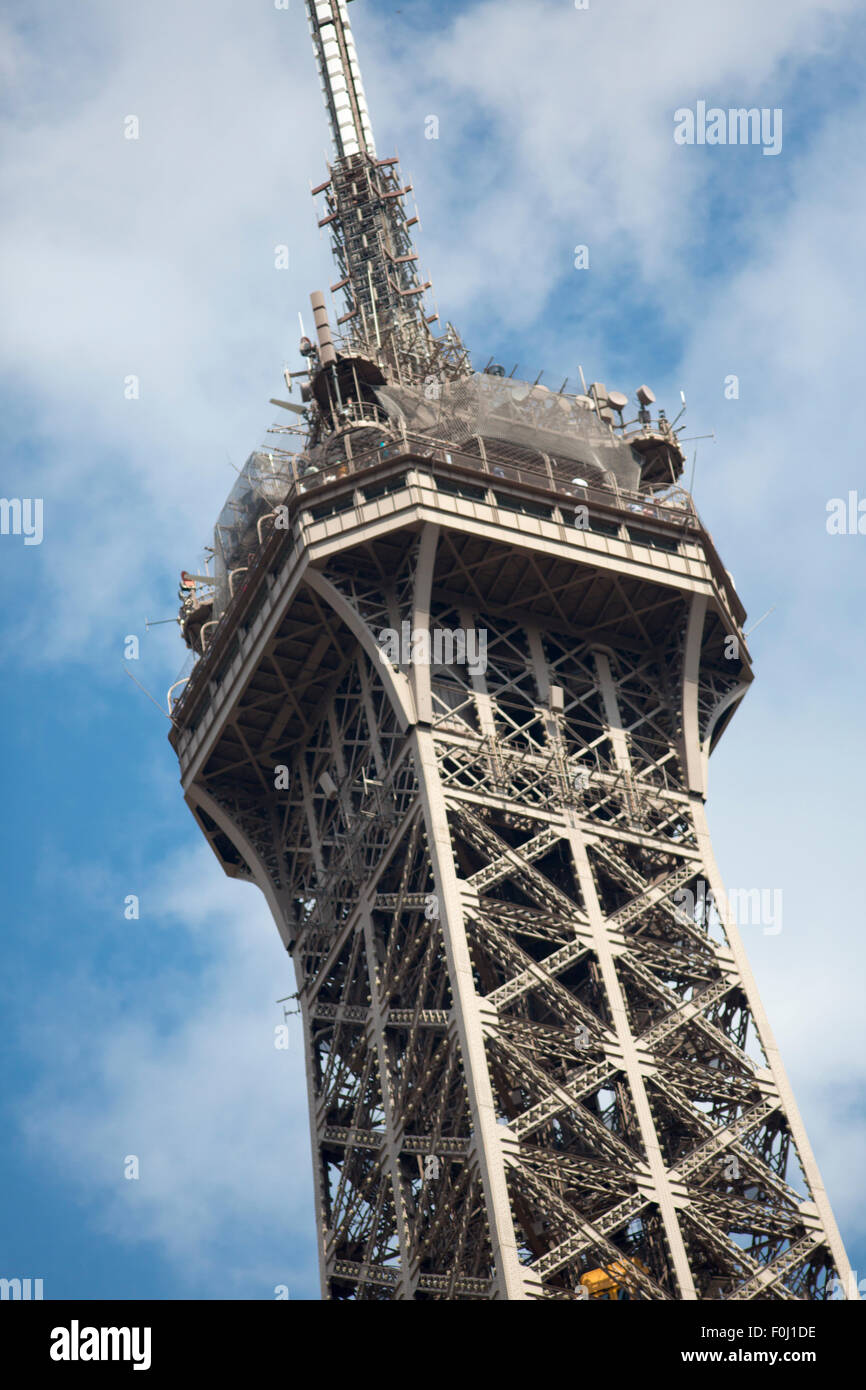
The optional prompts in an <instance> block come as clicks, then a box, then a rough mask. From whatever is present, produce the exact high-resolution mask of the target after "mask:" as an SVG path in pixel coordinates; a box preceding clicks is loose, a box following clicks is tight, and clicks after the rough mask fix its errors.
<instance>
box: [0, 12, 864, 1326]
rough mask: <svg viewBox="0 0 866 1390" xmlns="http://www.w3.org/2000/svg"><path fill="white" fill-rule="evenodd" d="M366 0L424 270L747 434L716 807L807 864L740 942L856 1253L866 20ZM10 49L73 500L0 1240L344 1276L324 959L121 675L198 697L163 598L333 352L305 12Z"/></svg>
mask: <svg viewBox="0 0 866 1390" xmlns="http://www.w3.org/2000/svg"><path fill="white" fill-rule="evenodd" d="M351 15H352V21H353V24H354V27H355V32H356V38H357V42H358V49H359V54H360V58H361V63H362V67H363V72H364V77H365V83H366V87H367V95H368V99H369V104H370V109H371V114H372V119H373V128H374V131H375V133H376V138H377V144H378V147H379V152H380V154H387V153H391V152H392V151H393V150H395V149H396V150H398V151H399V153H400V156H401V159H402V163H403V169H404V173H406V174H407V175H408V176H410V177H411V179H412V181H413V182H414V185H415V189H416V196H417V198H418V202H419V206H420V211H421V214H422V231H421V232H420V234H419V236H418V247H419V250H420V252H421V258H422V266H423V268H424V269H425V270H426V271H427V272H429V273H430V275H431V277H432V279H433V281H434V285H435V291H436V301H437V305H438V307H439V309H440V311H441V313H442V315H443V318H450V319H452V320H453V321H454V322H455V323H456V324H457V326H458V327H459V329H460V331H461V332H462V334H463V336H464V337H465V339H466V341H467V343H468V344H469V346H470V348H471V349H472V351H473V354H474V357H475V360H476V363H478V364H479V365H483V364H484V363H485V362H486V361H487V359H488V358H489V357H490V356H493V357H494V358H495V359H496V360H498V361H501V362H503V363H504V364H505V366H506V370H510V369H511V367H512V365H513V364H514V363H515V362H517V363H519V364H520V372H521V374H525V375H528V376H531V377H532V378H534V377H535V376H536V375H537V374H538V372H539V371H541V370H542V369H544V371H545V377H544V380H545V381H547V382H548V383H549V384H552V385H554V386H556V387H558V386H559V384H560V383H561V381H562V379H563V377H565V376H566V375H568V376H569V377H570V378H571V381H572V383H573V382H574V381H575V379H576V377H577V368H578V364H581V365H582V366H583V369H584V372H585V374H586V377H587V380H592V379H600V380H603V381H605V382H606V383H607V385H608V386H609V387H611V388H616V389H619V390H625V391H627V392H629V393H631V392H633V390H634V389H635V387H636V386H637V385H639V384H640V383H641V382H642V381H647V382H649V384H650V385H651V386H652V387H653V389H654V390H655V391H656V394H657V396H658V399H659V402H660V404H662V405H666V406H667V408H668V412H669V414H675V413H676V411H677V410H678V408H679V391H680V390H681V389H682V390H684V391H685V393H686V397H687V400H688V415H687V417H686V418H687V420H688V422H689V428H688V430H687V434H688V435H695V436H697V435H706V434H708V433H710V432H711V431H714V432H715V440H714V441H713V440H704V441H701V442H699V443H698V444H697V445H696V446H695V445H691V446H690V448H694V447H697V449H698V455H697V464H696V481H695V496H696V500H697V502H698V505H699V507H700V509H701V512H702V515H703V518H704V520H705V523H706V524H707V525H708V527H709V529H710V530H711V532H712V534H713V536H714V538H715V541H716V543H717V545H718V547H719V549H720V551H721V553H722V557H723V559H724V562H725V564H726V565H727V566H728V567H729V568H730V570H731V572H732V573H733V575H734V576H735V580H736V583H737V587H738V590H739V593H740V595H741V597H742V598H743V601H744V603H745V604H746V607H747V608H748V610H749V614H750V619H749V621H750V623H752V622H755V621H756V620H757V619H758V618H759V617H760V616H761V615H762V614H763V613H765V612H766V610H767V609H770V608H773V607H774V612H773V613H772V615H771V616H770V617H769V618H767V620H766V622H764V623H763V624H762V625H761V627H760V628H759V629H758V630H757V631H756V633H755V635H754V638H753V640H752V649H753V654H754V657H755V663H756V669H757V676H758V679H757V680H756V683H755V686H754V687H753V689H752V690H751V692H750V694H749V696H748V698H747V700H746V702H745V704H744V706H743V707H742V709H741V710H740V712H739V713H738V715H737V717H736V719H735V720H734V722H733V725H732V727H731V728H730V730H729V731H728V733H727V734H726V735H725V737H724V739H723V740H722V743H721V745H720V747H719V749H718V751H717V753H716V754H715V756H714V758H713V763H712V766H711V786H710V801H709V810H710V825H711V828H712V830H713V834H714V841H715V846H716V852H717V857H718V859H719V862H720V866H721V869H722V873H723V876H724V877H725V880H726V882H727V884H728V885H729V887H732V886H735V887H763V888H771V889H775V888H781V890H782V892H783V895H784V896H783V902H784V925H783V930H782V932H781V933H780V934H778V935H772V936H771V935H763V934H762V933H761V931H760V928H752V929H749V928H746V929H745V932H746V941H747V946H748V948H749V950H750V954H751V959H752V962H753V965H754V969H755V973H756V975H757V979H758V984H759V987H760V990H761V993H762V996H763V999H764V1002H765V1004H766V1006H767V1008H768V1011H769V1014H770V1018H771V1022H772V1024H773V1027H774V1030H775V1032H776V1035H777V1038H778V1040H779V1042H780V1045H781V1048H782V1052H783V1056H784V1057H785V1060H786V1065H787V1067H788V1070H789V1074H790V1076H791V1079H792V1082H793V1085H794V1088H795V1092H796V1094H797V1096H798V1100H799V1104H800V1107H801V1110H802V1112H803V1116H804V1119H805V1122H806V1126H807V1129H808V1131H809V1135H810V1138H811V1141H812V1144H813V1147H814V1149H815V1151H816V1155H817V1158H818V1162H819V1164H820V1166H821V1168H822V1171H823V1175H824V1178H825V1182H826V1185H827V1188H828V1191H829V1194H830V1197H831V1200H832V1202H833V1204H834V1208H835V1211H836V1215H837V1219H838V1221H839V1224H840V1226H841V1228H842V1233H843V1236H844V1238H845V1240H846V1243H847V1245H848V1249H849V1255H850V1257H851V1262H852V1265H853V1266H854V1267H855V1268H857V1269H859V1271H860V1276H861V1277H864V1276H866V1215H864V1203H863V1196H862V1177H861V1174H862V1173H863V1171H864V1168H866V1164H864V1133H866V1094H864V1073H866V1063H864V1057H866V1048H864V1026H863V1015H864V1008H863V984H862V981H863V976H864V946H863V939H864V932H863V925H864V923H863V918H864V912H863V901H862V891H861V880H860V870H861V860H862V852H863V851H862V846H863V838H864V837H863V807H862V795H861V788H862V786H863V778H864V766H863V764H864V757H863V734H862V705H863V700H862V690H863V685H864V664H866V663H864V642H863V608H864V604H863V592H864V556H866V536H859V535H847V536H831V535H828V534H827V531H826V525H825V520H826V507H827V503H828V501H829V500H830V499H831V498H834V497H846V496H847V494H848V492H849V491H851V490H858V489H859V495H862V496H864V497H866V469H864V466H863V460H862V445H861V441H860V438H859V427H858V426H857V424H856V420H857V418H858V405H859V401H860V395H861V393H862V379H863V346H862V325H863V322H864V318H866V283H864V280H866V276H864V269H863V260H862V249H861V248H862V244H863V232H864V203H866V192H864V189H866V180H864V177H863V175H864V167H863V166H864V163H866V153H864V151H866V141H864V138H863V137H864V96H863V92H864V90H866V84H864V81H863V77H864V73H863V64H864V60H863V58H862V56H860V55H862V54H863V53H864V52H866V46H864V42H863V40H864V37H866V35H864V29H866V18H864V15H863V12H862V9H860V10H858V7H857V6H856V4H854V3H849V0H829V2H828V0H824V3H820V4H818V3H814V0H784V2H783V0H763V2H762V4H761V6H760V7H759V8H757V7H755V6H754V5H753V4H752V3H749V2H747V0H727V3H725V4H724V5H717V4H707V5H701V6H695V5H694V4H693V3H687V0H669V2H668V3H667V4H665V5H664V6H653V7H650V8H649V9H648V8H647V6H646V5H644V4H641V3H638V0H610V2H609V3H602V0H590V8H589V9H588V10H586V11H577V10H576V9H575V8H574V6H573V4H571V3H568V2H567V0H532V3H523V2H520V3H518V0H487V2H486V3H468V0H467V3H455V2H453V0H452V2H450V3H437V4H435V5H433V4H427V3H418V0H413V3H412V4H411V6H410V5H409V4H408V3H404V4H403V6H402V8H401V7H399V6H394V5H390V4H388V5H385V4H378V3H376V0H356V3H354V4H353V5H352V8H351ZM0 78H2V83H0V86H2V89H3V90H4V92H5V96H4V97H3V99H2V105H0V132H2V133H0V140H2V164H0V181H2V184H0V186H2V201H0V206H2V207H3V209H4V211H3V214H2V222H0V282H2V301H3V304H4V314H3V320H4V326H3V330H2V333H0V405H2V419H3V425H4V429H3V444H4V447H3V483H2V492H3V495H4V496H8V497H14V496H18V497H42V498H43V499H44V538H43V542H42V544H41V545H39V546H29V547H25V546H24V544H23V538H22V537H20V536H18V537H16V536H2V537H0V571H2V581H3V586H4V593H5V594H7V595H11V601H10V600H9V599H7V602H6V604H5V605H4V607H3V614H2V619H0V621H2V626H3V651H4V657H5V659H4V670H5V673H6V679H5V681H4V682H3V687H2V694H0V700H2V718H0V729H2V767H3V771H4V774H5V787H6V795H5V797H4V803H5V810H6V830H5V834H4V837H3V849H4V854H5V856H6V860H7V862H6V864H5V865H4V872H3V875H2V881H3V896H4V909H5V910H4V913H3V921H4V932H3V949H4V953H5V957H6V959H5V961H4V969H3V970H2V974H0V1000H2V1006H3V1019H4V1026H3V1030H2V1049H3V1053H4V1059H3V1060H4V1066H3V1076H4V1082H5V1085H4V1087H3V1094H2V1126H0V1191H2V1192H3V1203H2V1205H3V1212H2V1224H0V1250H2V1265H3V1268H2V1270H0V1273H2V1274H4V1275H5V1276H7V1277H13V1276H15V1275H18V1276H20V1277H28V1276H29V1277H33V1278H37V1277H40V1278H43V1279H44V1281H45V1293H46V1296H47V1297H51V1298H62V1297H86V1298H96V1297H122V1298H137V1297H155V1298H184V1297H208V1298H268V1297H272V1296H273V1289H274V1286H275V1285H276V1284H283V1283H284V1284H287V1285H288V1286H289V1289H290V1291H291V1296H292V1298H305V1297H315V1296H317V1290H318V1278H317V1272H316V1268H315V1250H314V1242H313V1239H312V1232H313V1214H312V1195H311V1180H310V1157H309V1143H308V1138H307V1118H306V1098H305V1094H304V1080H303V1059H302V1055H301V1050H300V1039H299V1036H298V1033H297V1030H294V1031H293V1034H292V1046H291V1047H290V1049H289V1051H288V1052H287V1053H283V1052H277V1051H276V1050H275V1048H274V1046H273V1037H274V1028H275V1026H276V1025H277V1024H279V1023H280V1022H281V1021H282V1010H281V1007H280V1006H278V1005H277V1003H276V1001H277V1000H278V999H279V998H281V997H282V996H284V995H287V994H289V993H290V992H291V991H292V990H293V989H294V987H295V986H294V980H293V975H292V972H291V967H290V964H289V962H288V960H287V957H286V955H285V952H284V951H283V949H282V947H281V946H280V944H279V941H278V938H277V934H276V931H275V930H274V928H273V926H272V924H271V923H270V920H269V918H268V915H267V912H266V910H265V908H264V905H263V903H262V902H260V901H259V899H258V897H257V896H256V894H255V892H254V890H253V889H251V888H249V887H247V886H246V885H243V884H236V883H231V882H229V881H228V880H226V879H224V878H223V877H222V875H221V872H220V870H219V869H218V866H217V864H216V861H215V860H213V859H212V857H211V856H210V852H209V851H208V850H207V849H206V847H204V846H203V845H202V844H200V843H199V837H198V834H197V832H196V830H195V826H194V824H193V821H192V818H191V817H190V815H189V813H188V811H187V810H186V807H185V806H184V804H183V800H182V797H181V795H180V791H179V787H178V784H177V771H176V765H175V763H174V760H173V755H172V752H171V749H170V747H169V745H168V743H167V741H166V735H167V730H168V722H167V720H166V718H165V717H164V716H163V715H161V714H160V712H159V711H158V710H157V709H156V708H155V707H154V705H153V704H152V703H151V702H150V701H149V700H148V699H147V697H146V696H145V695H144V694H143V693H142V692H141V691H140V690H138V689H137V688H136V687H135V685H133V683H132V682H131V681H130V680H129V679H128V678H127V676H126V674H125V673H124V669H123V667H124V660H123V650H124V639H125V638H126V637H127V636H128V635H136V636H138V638H139V640H140V659H139V660H138V661H135V662H129V663H127V665H128V667H129V669H130V671H131V672H132V673H133V674H134V675H135V676H136V678H137V679H138V680H139V681H140V682H141V683H142V684H143V685H144V686H145V687H146V688H147V690H148V691H150V692H151V693H152V694H153V695H154V697H155V698H156V700H157V701H158V702H159V703H160V704H161V703H163V701H164V695H165V691H166V689H167V688H168V686H169V685H170V684H171V682H172V681H173V680H174V679H176V677H177V675H178V674H179V673H180V671H181V669H182V668H183V666H184V658H185V649H184V648H183V647H182V645H181V643H180V640H179V637H178V634H177V630H176V628H175V627H173V626H172V625H166V626H163V627H156V628H151V629H150V630H149V631H146V630H145V618H150V619H157V618H168V617H171V616H172V615H173V613H174V611H175V609H176V598H175V594H176V588H177V576H178V571H179V570H180V569H181V568H194V567H196V566H197V565H198V563H199V561H200V555H201V548H202V546H203V545H204V544H206V543H207V542H208V539H209V533H210V530H211V528H212V526H213V522H214V519H215V517H216V514H217V512H218V510H219V508H220V506H221V505H222V502H223V500H224V497H225V495H226V494H227V492H228V491H229V489H230V487H231V485H232V482H233V479H234V477H235V474H234V472H233V465H234V466H240V465H241V464H242V463H243V460H244V458H245V457H246V456H247V454H248V453H249V452H250V451H251V450H252V449H253V448H254V447H256V446H257V445H258V444H259V443H260V442H262V440H263V438H265V437H266V436H265V431H266V429H267V427H268V425H269V424H270V423H271V422H272V416H273V411H272V408H271V407H270V406H269V405H268V398H269V397H270V396H272V395H274V394H277V391H278V388H279V385H280V379H281V371H282V368H283V366H284V365H288V366H290V367H292V368H296V367H297V366H298V365H299V359H298V358H297V339H298V336H299V335H298V328H297V311H298V310H299V309H300V310H302V311H304V312H305V315H306V317H307V318H309V315H308V312H307V310H308V305H309V292H310V291H311V290H313V289H316V288H320V287H322V288H327V285H328V284H330V283H331V281H332V280H333V279H334V278H335V277H334V275H333V274H332V273H331V266H330V259H329V254H328V247H327V243H326V241H325V240H323V239H322V238H321V237H320V235H319V233H318V230H317V228H316V222H315V209H314V206H313V201H312V199H311V198H310V196H309V187H310V185H311V184H314V183H317V182H320V181H321V179H322V178H323V177H324V175H323V173H322V170H323V168H324V161H325V158H326V156H327V153H328V131H327V124H326V118H325V112H324V109H323V107H322V105H321V98H320V96H319V92H318V85H317V78H316V73H315V67H314V63H313V58H312V53H311V50H310V46H309V37H308V34H307V29H306V22H305V18H304V14H303V6H302V5H301V3H300V0H291V4H290V8H289V9H288V10H287V11H278V10H276V9H275V7H274V6H273V5H272V4H268V3H265V0H258V3H253V0H247V3H244V4H239V3H237V0H210V3H208V4H207V5H204V4H203V3H202V0H181V3H177V2H176V0H175V3H172V4H169V3H167V2H166V0H151V3H150V4H149V5H147V6H139V5H135V4H132V3H130V0H122V2H121V3H117V0H115V2H114V3H109V2H108V0H81V3H79V4H78V5H76V6H75V7H74V9H73V8H72V7H58V6H56V5H49V4H47V3H44V0H36V3H28V4H23V3H17V0H11V3H9V0H7V5H6V7H5V13H4V16H3V18H2V20H0ZM698 100H705V101H706V102H707V104H708V105H710V106H713V105H716V106H721V107H725V108H727V107H728V106H752V105H755V106H759V107H769V108H777V107H778V108H781V109H782V111H783V117H784V121H783V132H784V136H783V148H782V152H781V154H780V155H778V156H777V157H765V156H763V155H762V153H761V150H760V149H759V148H755V147H738V146H737V147H712V146H703V147H699V146H694V147H681V146H677V145H676V144H675V143H674V140H673V128H674V120H673V113H674V111H675V110H677V109H678V108H680V107H687V106H692V107H693V106H694V105H695V103H696V102H697V101H698ZM130 114H135V115H137V116H138V117H139V120H140V138H139V139H138V140H137V141H129V140H125V139H124V138H123V123H124V119H125V117H127V116H128V115H130ZM431 114H434V115H436V116H437V117H438V118H439V139H438V140H427V139H425V134H424V132H425V119H426V117H427V116H429V115H431ZM283 243H285V244H287V245H288V246H289V248H290V265H289V269H288V270H285V271H277V270H276V269H275V268H274V251H273V248H274V246H275V245H277V244H283ZM579 244H581V245H587V246H588V247H589V253H590V265H589V269H588V270H585V271H577V270H575V269H574V265H573V261H574V247H575V246H576V245H579ZM130 374H134V375H136V376H138V378H139V381H140V398H139V399H138V400H134V401H130V400H126V399H125V398H124V389H123V386H124V379H125V378H126V377H127V376H129V375H130ZM730 374H735V375H737V377H738V378H739V398H738V399H736V400H728V399H726V398H725V394H724V382H725V378H726V377H728V376H729V375H730ZM747 626H748V624H747ZM129 894H136V895H138V896H139V898H140V903H141V910H140V917H139V919H138V920H133V921H128V920H126V919H125V918H124V900H125V898H126V897H127V895H129ZM129 1154H135V1155H137V1156H138V1158H139V1163H140V1178H139V1179H138V1181H127V1180H125V1179H124V1176H123V1173H124V1159H125V1157H126V1156H127V1155H129Z"/></svg>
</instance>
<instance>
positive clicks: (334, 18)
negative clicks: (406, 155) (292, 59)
mask: <svg viewBox="0 0 866 1390" xmlns="http://www.w3.org/2000/svg"><path fill="white" fill-rule="evenodd" d="M307 15H308V18H309V23H310V33H311V34H312V36H313V49H314V51H315V54H316V62H317V63H318V67H319V77H320V78H321V82H322V92H323V93H324V97H325V105H326V106H327V108H328V115H329V116H330V120H331V133H332V135H333V137H334V149H335V151H336V154H337V158H338V159H346V158H348V156H349V155H354V154H361V153H366V154H369V155H372V156H373V157H374V158H375V155H376V146H375V144H374V141H373V130H372V127H371V125H370V117H369V114H368V112H367V98H366V96H365V95H364V86H363V83H362V81H361V69H360V68H359V66H358V55H357V53H356V51H355V40H354V38H353V37H352V30H351V28H350V25H349V17H348V14H347V12H346V5H345V0H307Z"/></svg>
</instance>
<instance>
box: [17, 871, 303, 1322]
mask: <svg viewBox="0 0 866 1390" xmlns="http://www.w3.org/2000/svg"><path fill="white" fill-rule="evenodd" d="M154 923H157V925H154ZM140 929H141V930H147V931H149V932H153V931H157V932H161V933H164V934H165V935H166V936H168V934H169V933H171V935H172V937H174V938H175V940H173V941H168V940H167V941H166V946H167V952H166V955H167V959H168V960H170V961H171V962H173V964H172V965H171V966H169V965H168V964H166V965H165V966H163V967H161V968H158V969H157V970H156V972H155V973H151V972H149V971H148V972H145V973H144V974H143V977H142V979H141V980H140V982H139V983H138V984H137V985H136V986H135V987H133V988H128V989H126V990H124V989H123V987H122V986H121V985H120V983H119V981H118V979H117V978H114V979H102V978H99V977H97V975H96V973H95V970H94V969H93V968H85V967H82V969H81V971H80V972H79V974H78V976H77V977H76V978H74V979H72V980H69V979H63V980H62V981H56V982H54V984H53V985H49V987H48V988H47V989H46V990H45V992H44V994H43V996H42V999H41V1002H40V1005H39V1006H38V1009H37V1010H36V1013H37V1015H38V1016H37V1017H36V1018H34V1017H33V1014H31V1016H30V1017H29V1019H28V1030H29V1036H30V1038H31V1042H32V1046H33V1047H34V1049H35V1050H36V1060H37V1061H38V1063H39V1064H40V1068H41V1073H42V1081H41V1082H40V1083H39V1085H38V1086H37V1087H36V1088H35V1089H34V1090H33V1091H32V1092H31V1093H30V1095H29V1096H28V1099H27V1101H26V1104H25V1105H24V1107H23V1108H22V1113H21V1124H22V1126H23V1128H24V1131H25V1133H26V1135H27V1139H28V1142H29V1144H30V1146H31V1148H32V1150H33V1152H34V1155H35V1156H36V1158H37V1159H39V1158H41V1159H42V1161H43V1162H46V1163H50V1165H51V1167H52V1169H54V1170H55V1172H59V1173H60V1174H62V1178H61V1181H64V1182H66V1183H69V1184H70V1185H71V1186H72V1188H73V1189H74V1191H75V1193H76V1196H77V1197H78V1199H79V1200H80V1201H82V1202H83V1203H84V1205H85V1206H86V1207H87V1209H88V1210H89V1213H90V1219H91V1221H92V1222H93V1224H94V1225H95V1226H96V1227H97V1229H99V1230H101V1231H102V1232H104V1233H105V1234H107V1235H110V1236H111V1237H112V1238H114V1239H116V1240H119V1241H121V1242H123V1243H128V1244H131V1245H137V1244H148V1245H150V1246H151V1247H152V1248H155V1249H156V1250H157V1251H158V1252H159V1253H161V1254H162V1255H164V1256H165V1258H166V1259H168V1260H169V1261H170V1262H171V1264H172V1266H173V1267H174V1270H175V1274H176V1277H177V1278H178V1280H179V1282H180V1283H181V1284H182V1285H183V1284H185V1285H186V1286H187V1287H188V1290H189V1294H188V1296H190V1297H192V1296H194V1295H195V1293H196V1291H197V1290H198V1291H199V1296H201V1293H200V1291H201V1290H202V1288H204V1289H205V1290H206V1291H207V1294H208V1296H211V1297H224V1298H265V1299H267V1298H273V1296H274V1293H273V1290H274V1286H275V1284H277V1283H285V1284H287V1285H288V1286H289V1290H290V1294H291V1296H292V1297H293V1298H294V1297H304V1296H306V1297H310V1296H315V1291H316V1286H315V1272H314V1271H315V1217H314V1212H313V1200H312V1188H311V1176H310V1143H309V1117H308V1110H307V1101H306V1090H305V1079H304V1069H303V1055H302V1041H301V1029H300V1019H299V1018H293V1019H292V1020H290V1049H289V1051H288V1052H286V1051H282V1050H278V1049H277V1048H276V1047H275V1045H274V1037H275V1035H274V1029H275V1027H276V1026H277V1025H280V1024H281V1023H282V1021H283V1013H282V1007H281V1006H278V1005H277V1004H276V1002H275V1001H276V1000H277V999H278V998H281V997H283V996H285V995H287V994H289V993H291V991H292V989H293V987H294V986H293V984H292V983H291V981H292V973H293V972H292V971H291V969H290V967H289V962H288V959H287V957H286V955H285V952H284V950H283V948H282V946H281V945H280V943H279V939H278V937H277V933H276V930H275V929H274V926H273V923H272V922H271V920H270V917H269V914H268V913H267V911H266V909H265V907H264V904H263V902H262V900H261V898H260V897H259V895H258V894H257V893H255V892H254V891H253V890H252V889H251V888H249V887H248V886H247V885H242V884H232V883H230V882H229V881H227V880H223V879H222V878H221V875H220V871H219V869H218V866H217V865H216V863H215V861H214V860H213V858H212V855H211V853H210V850H208V849H207V848H206V847H204V846H198V847H196V849H195V850H194V851H189V850H184V851H183V852H182V853H181V854H179V855H178V857H177V859H176V860H175V861H174V862H173V863H172V864H171V865H169V866H167V867H166V869H165V871H164V876H161V878H160V881H159V882H157V883H156V884H154V886H153V887H152V889H151V891H150V894H149V910H148V913H147V917H146V920H145V918H144V917H143V918H142V920H141V923H140ZM178 936H180V938H181V943H182V942H183V940H184V939H186V942H187V944H189V945H194V949H195V951H196V953H197V955H198V956H199V958H200V960H201V961H202V964H201V965H200V967H199V968H197V969H196V970H195V971H194V972H192V971H191V970H189V969H187V970H182V969H180V967H179V965H178V964H177V962H178V959H179V956H180V954H181V953H180V951H179V949H178V944H179V943H178V941H177V937H178ZM124 996H125V997H124ZM289 1007H291V1005H289ZM127 1155H136V1156H137V1157H138V1159H139V1164H140V1178H139V1179H138V1180H137V1181H136V1180H128V1179H126V1178H125V1177H124V1160H125V1158H126V1156H127ZM229 1252H230V1255H229ZM83 1292H86V1290H83ZM118 1296H124V1297H135V1296H136V1289H135V1288H134V1287H133V1288H128V1289H119V1290H118Z"/></svg>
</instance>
